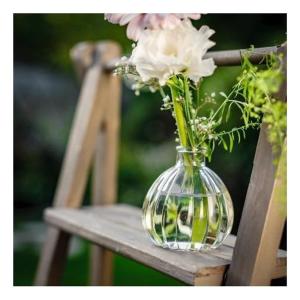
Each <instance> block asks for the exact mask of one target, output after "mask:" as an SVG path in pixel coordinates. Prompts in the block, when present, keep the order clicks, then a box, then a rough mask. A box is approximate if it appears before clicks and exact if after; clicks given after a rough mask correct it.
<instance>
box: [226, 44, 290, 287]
mask: <svg viewBox="0 0 300 300" xmlns="http://www.w3.org/2000/svg"><path fill="white" fill-rule="evenodd" d="M279 51H280V52H283V53H285V59H286V45H283V47H282V48H281V49H280V50H279ZM285 62H286V60H285ZM285 68H286V64H284V69H285ZM279 96H280V99H281V100H283V101H285V100H286V81H285V82H284V83H283V85H282V87H281V90H280V91H279ZM285 156H286V154H284V153H283V159H282V160H281V164H284V163H285V164H286V157H285ZM273 160H274V157H273V153H272V146H271V144H270V143H269V142H268V138H267V126H266V125H265V124H263V126H262V128H261V130H260V135H259V140H258V144H257V148H256V153H255V158H254V165H253V169H252V174H251V178H250V184H249V187H248V191H247V196H246V200H245V204H244V208H243V214H242V217H241V221H240V225H239V229H238V234H237V242H236V246H235V248H234V253H233V260H232V263H231V265H230V268H229V271H228V277H227V281H226V284H227V285H269V284H270V282H271V277H272V276H271V274H272V272H273V270H274V265H275V262H276V253H277V249H278V247H279V244H280V240H281V235H282V231H283V228H284V224H285V220H286V215H285V213H284V212H283V211H282V208H281V205H280V201H276V200H275V199H278V197H279V198H280V195H277V193H278V190H281V188H280V185H281V184H282V182H281V181H282V179H281V181H278V180H275V177H276V176H275V175H276V168H275V166H274V163H273ZM281 168H282V166H281ZM283 176H286V175H283ZM283 198H285V199H286V195H283Z"/></svg>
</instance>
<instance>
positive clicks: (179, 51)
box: [130, 20, 216, 85]
mask: <svg viewBox="0 0 300 300" xmlns="http://www.w3.org/2000/svg"><path fill="white" fill-rule="evenodd" d="M213 34H214V30H212V29H210V28H209V27H207V26H202V27H201V28H200V29H199V30H197V29H196V28H195V27H193V25H192V23H191V22H190V21H188V20H186V21H183V22H181V23H180V25H178V26H177V27H175V28H173V29H157V30H145V31H144V33H143V34H142V36H141V38H140V39H139V41H138V43H137V45H136V47H135V48H134V49H133V52H132V55H131V57H130V63H132V64H133V65H135V66H136V70H137V72H138V73H139V75H140V76H141V78H142V80H143V81H148V80H149V79H153V78H156V79H158V80H159V83H160V85H165V83H166V81H167V80H168V79H169V78H170V76H171V75H174V74H179V73H184V74H186V75H187V76H188V77H189V78H190V79H191V80H193V81H194V82H198V81H199V79H200V78H201V77H204V76H210V75H212V74H213V72H214V70H215V68H216V66H215V64H214V61H213V59H211V58H209V59H203V56H204V54H205V53H206V52H207V50H208V49H209V48H211V47H212V46H214V45H215V43H214V42H212V41H211V40H209V38H210V36H212V35H213Z"/></svg>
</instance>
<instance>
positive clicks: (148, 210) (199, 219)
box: [143, 147, 234, 251]
mask: <svg viewBox="0 0 300 300" xmlns="http://www.w3.org/2000/svg"><path fill="white" fill-rule="evenodd" d="M177 151H178V156H177V162H176V165H175V166H173V167H171V168H170V169H168V170H166V171H165V172H164V173H162V174H161V175H160V176H159V177H158V178H157V179H156V181H155V182H154V183H153V184H152V186H151V188H150V189H149V191H148V193H147V195H146V198H145V201H144V205H143V226H144V228H145V230H146V231H147V232H148V234H149V236H150V238H151V240H152V241H153V242H154V243H155V244H156V245H157V246H161V247H164V248H169V249H178V250H186V251H189V250H196V251H197V250H198V251H199V250H202V249H203V250H207V249H214V248H217V247H218V246H220V245H221V244H222V242H223V241H224V240H225V238H226V237H227V236H228V234H229V233H230V231H231V228H232V224H233V217H234V212H233V206H232V201H231V197H230V195H229V192H228V190H227V188H226V186H225V185H224V183H223V182H222V180H221V179H220V178H219V177H218V176H217V175H216V174H215V173H214V172H213V171H212V170H211V169H209V168H208V167H206V166H205V163H204V158H203V156H202V155H201V154H200V153H198V152H197V153H195V152H192V151H186V150H185V149H183V148H180V147H179V148H178V149H177Z"/></svg>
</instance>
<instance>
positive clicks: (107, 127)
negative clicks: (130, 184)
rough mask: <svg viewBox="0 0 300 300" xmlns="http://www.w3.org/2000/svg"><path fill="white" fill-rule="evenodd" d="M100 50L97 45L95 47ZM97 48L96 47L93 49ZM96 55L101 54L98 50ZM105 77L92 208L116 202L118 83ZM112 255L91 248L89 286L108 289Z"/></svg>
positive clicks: (119, 51) (116, 52) (102, 249)
mask: <svg viewBox="0 0 300 300" xmlns="http://www.w3.org/2000/svg"><path fill="white" fill-rule="evenodd" d="M99 46H100V47H101V45H99ZM96 48H97V46H96ZM112 50H113V51H114V53H111V55H114V57H119V56H120V53H121V49H120V47H117V46H116V47H114V49H112ZM98 51H100V52H103V51H101V49H100V50H98ZM106 76H108V77H109V80H108V82H107V85H106V88H105V90H103V91H102V93H101V94H99V97H103V102H104V103H105V106H104V107H103V109H104V110H105V115H104V118H103V122H102V124H101V126H100V127H99V133H98V137H97V144H96V149H95V155H94V166H93V184H92V204H93V205H103V204H113V203H115V202H116V193H117V166H118V141H119V124H120V102H121V81H120V78H119V77H117V76H113V75H112V74H107V75H106ZM112 269H113V254H112V252H111V251H110V250H108V249H105V248H103V247H99V246H97V245H91V255H90V278H91V284H92V285H112V283H113V272H112Z"/></svg>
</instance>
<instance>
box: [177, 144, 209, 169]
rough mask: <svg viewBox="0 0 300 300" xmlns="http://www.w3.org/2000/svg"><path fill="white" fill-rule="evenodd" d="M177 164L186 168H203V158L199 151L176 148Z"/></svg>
mask: <svg viewBox="0 0 300 300" xmlns="http://www.w3.org/2000/svg"><path fill="white" fill-rule="evenodd" d="M176 150H177V164H181V165H184V166H187V167H203V166H205V156H204V155H203V152H202V151H201V150H197V151H195V150H193V149H188V148H185V147H182V146H178V147H176Z"/></svg>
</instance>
